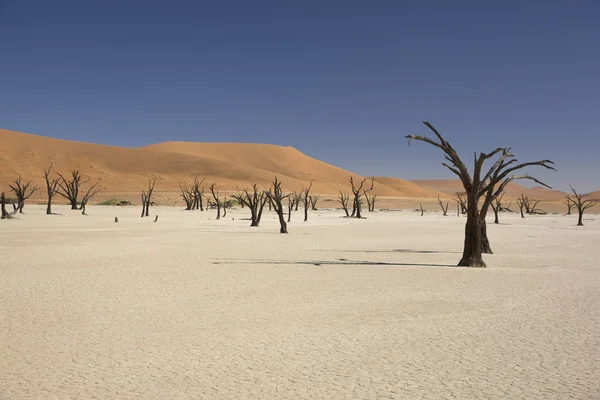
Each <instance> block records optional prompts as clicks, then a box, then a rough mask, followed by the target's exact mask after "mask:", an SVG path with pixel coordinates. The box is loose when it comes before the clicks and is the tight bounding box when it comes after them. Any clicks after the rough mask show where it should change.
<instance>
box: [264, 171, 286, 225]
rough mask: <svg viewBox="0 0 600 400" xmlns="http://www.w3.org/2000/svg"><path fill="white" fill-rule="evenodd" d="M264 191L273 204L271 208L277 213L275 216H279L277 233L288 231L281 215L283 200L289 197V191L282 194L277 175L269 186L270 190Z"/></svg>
mask: <svg viewBox="0 0 600 400" xmlns="http://www.w3.org/2000/svg"><path fill="white" fill-rule="evenodd" d="M265 193H266V195H267V197H268V198H269V201H270V202H271V204H272V205H273V208H274V209H275V212H276V213H277V217H279V233H288V231H287V223H286V222H285V217H284V215H283V213H284V211H283V200H285V199H286V198H287V197H289V196H290V195H291V193H288V194H283V191H282V189H281V182H279V181H278V180H277V177H275V179H273V186H272V187H271V190H268V191H266V192H265Z"/></svg>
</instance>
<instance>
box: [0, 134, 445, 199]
mask: <svg viewBox="0 0 600 400" xmlns="http://www.w3.org/2000/svg"><path fill="white" fill-rule="evenodd" d="M50 164H53V166H54V171H56V172H62V173H67V172H68V170H69V169H72V168H80V169H81V172H82V173H84V174H86V175H87V176H89V177H90V178H91V179H92V180H97V179H101V180H102V183H101V184H102V186H103V187H104V189H105V191H109V192H110V191H112V192H139V191H140V190H141V189H142V188H143V187H144V185H145V184H146V181H147V180H148V178H151V177H156V178H157V190H163V191H169V190H171V191H176V190H177V182H180V181H184V180H189V179H192V178H193V177H195V176H200V177H205V178H206V182H207V183H212V182H216V183H217V185H218V186H219V187H220V188H221V189H224V190H228V189H229V190H231V189H235V188H237V187H244V186H249V185H251V184H253V183H257V184H259V185H261V186H267V185H268V184H269V182H270V181H271V180H272V179H273V177H274V176H276V175H277V176H278V177H279V179H280V180H281V181H282V182H283V184H284V187H285V188H286V189H287V190H300V189H301V188H303V187H306V186H307V185H308V184H309V183H310V181H311V180H314V186H313V191H314V192H315V193H322V194H336V193H338V192H339V191H340V190H342V191H344V192H349V191H350V190H349V184H348V179H349V177H350V176H351V175H354V176H355V177H356V179H362V178H363V177H360V176H359V175H358V174H354V173H352V172H350V171H346V170H343V169H341V168H337V167H335V166H332V165H329V164H327V163H324V162H322V161H319V160H316V159H314V158H311V157H309V156H307V155H305V154H303V153H302V152H300V151H298V150H296V149H294V148H291V147H283V146H275V145H268V144H243V143H182V142H168V143H160V144H155V145H151V146H146V147H142V148H123V147H116V146H106V145H99V144H91V143H79V142H73V141H66V140H59V139H52V138H47V137H42V136H37V135H31V134H26V133H20V132H13V131H8V130H0V185H1V186H2V187H4V188H5V189H3V190H6V189H7V188H6V186H7V184H8V182H9V181H11V180H12V179H15V178H16V177H18V176H19V175H22V176H23V178H24V179H26V180H33V181H34V183H36V184H38V185H39V186H42V185H43V179H42V173H43V170H44V168H46V167H48V166H49V165H50ZM423 193H425V192H424V191H423V190H421V189H420V188H417V187H416V186H411V187H410V188H408V189H406V190H402V191H397V190H395V189H394V188H390V187H387V186H386V185H384V184H378V185H376V187H375V190H374V194H376V195H379V196H389V197H420V196H422V194H423ZM436 195H437V194H432V196H433V197H435V196H436Z"/></svg>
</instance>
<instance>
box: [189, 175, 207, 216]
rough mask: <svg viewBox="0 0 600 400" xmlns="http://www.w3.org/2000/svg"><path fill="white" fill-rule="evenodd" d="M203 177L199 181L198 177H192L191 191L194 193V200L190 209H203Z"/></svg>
mask: <svg viewBox="0 0 600 400" xmlns="http://www.w3.org/2000/svg"><path fill="white" fill-rule="evenodd" d="M204 179H205V178H202V180H201V181H199V180H198V177H195V178H194V183H193V184H192V192H193V194H194V196H193V197H194V201H193V203H192V209H196V210H198V209H200V211H204V204H203V201H202V197H203V196H204V185H203V183H204Z"/></svg>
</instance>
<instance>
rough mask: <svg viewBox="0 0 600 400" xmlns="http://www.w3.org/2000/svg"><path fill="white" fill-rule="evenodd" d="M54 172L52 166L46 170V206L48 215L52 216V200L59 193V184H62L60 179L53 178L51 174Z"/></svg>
mask: <svg viewBox="0 0 600 400" xmlns="http://www.w3.org/2000/svg"><path fill="white" fill-rule="evenodd" d="M51 171H52V164H50V166H49V167H48V169H45V170H44V179H45V181H46V192H47V193H48V205H47V206H46V214H47V215H52V198H53V197H54V195H55V194H57V193H58V191H59V186H58V183H59V182H60V178H55V177H52V175H51V174H50V172H51Z"/></svg>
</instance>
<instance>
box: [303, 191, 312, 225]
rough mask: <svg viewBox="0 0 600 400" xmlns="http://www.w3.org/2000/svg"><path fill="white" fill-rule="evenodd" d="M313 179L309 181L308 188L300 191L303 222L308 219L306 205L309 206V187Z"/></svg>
mask: <svg viewBox="0 0 600 400" xmlns="http://www.w3.org/2000/svg"><path fill="white" fill-rule="evenodd" d="M312 184H313V181H310V185H308V188H306V189H304V190H303V191H302V202H303V203H304V222H306V221H308V207H310V198H309V197H310V189H312Z"/></svg>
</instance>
